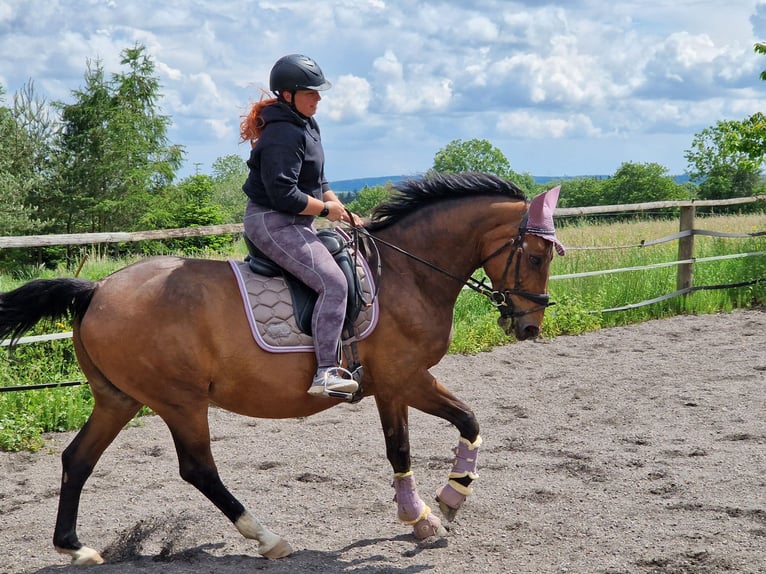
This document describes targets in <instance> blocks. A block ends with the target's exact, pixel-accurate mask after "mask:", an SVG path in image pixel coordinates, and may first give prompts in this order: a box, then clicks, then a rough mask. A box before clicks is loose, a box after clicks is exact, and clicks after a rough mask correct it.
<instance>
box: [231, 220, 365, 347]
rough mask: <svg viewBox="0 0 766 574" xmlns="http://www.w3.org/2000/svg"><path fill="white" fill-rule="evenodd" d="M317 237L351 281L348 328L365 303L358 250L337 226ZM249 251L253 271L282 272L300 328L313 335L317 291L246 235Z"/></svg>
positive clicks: (346, 323)
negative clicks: (358, 262) (354, 248)
mask: <svg viewBox="0 0 766 574" xmlns="http://www.w3.org/2000/svg"><path fill="white" fill-rule="evenodd" d="M317 237H319V239H320V241H321V242H322V243H323V244H324V246H325V247H326V248H327V250H328V251H329V252H330V253H331V254H332V256H333V258H334V259H335V262H336V263H337V264H338V267H340V269H341V271H343V275H344V276H345V277H346V282H347V283H348V297H347V298H346V319H345V322H344V328H348V327H349V326H350V325H353V323H354V321H355V320H356V318H357V317H358V316H359V312H360V311H361V309H362V305H363V304H364V300H363V292H362V283H361V280H360V279H359V275H358V274H357V270H356V264H355V262H354V254H353V253H352V251H351V249H350V245H351V244H350V241H349V240H348V239H347V238H346V237H344V236H342V235H341V234H340V233H339V232H336V231H335V230H333V229H322V230H319V231H318V232H317ZM244 239H245V244H246V245H247V250H248V255H247V256H246V257H245V261H247V263H248V265H249V266H250V269H251V270H252V271H253V273H256V274H258V275H263V276H264V277H278V276H280V275H281V276H282V277H284V279H285V283H286V284H287V287H288V289H289V291H290V298H291V299H292V302H293V312H294V315H295V322H296V323H297V324H298V328H300V330H301V331H303V332H304V333H306V334H307V335H311V334H312V333H311V317H312V315H313V314H314V306H315V305H316V302H317V294H316V291H314V290H313V289H311V288H310V287H308V286H307V285H306V284H305V283H303V282H302V281H301V280H299V279H298V278H297V277H295V276H294V275H292V274H290V273H288V272H287V271H285V270H284V269H282V268H281V267H280V266H279V265H278V264H277V263H275V262H274V261H272V260H271V259H269V258H268V257H267V256H266V255H265V254H264V253H263V252H261V250H260V249H258V248H257V247H256V246H255V245H254V244H253V242H252V241H250V239H249V238H248V237H247V235H245V236H244Z"/></svg>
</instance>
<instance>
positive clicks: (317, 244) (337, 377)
mask: <svg viewBox="0 0 766 574" xmlns="http://www.w3.org/2000/svg"><path fill="white" fill-rule="evenodd" d="M269 88H270V90H271V91H272V92H273V94H274V95H275V96H276V97H273V98H272V97H269V98H266V99H264V98H262V99H261V101H259V102H256V103H255V104H254V105H253V107H252V109H251V110H250V112H249V114H248V115H247V116H246V117H244V119H243V121H242V124H241V126H240V135H241V137H242V141H248V140H249V141H250V143H251V146H252V150H251V152H250V159H249V160H248V161H247V165H248V167H249V168H250V172H249V175H248V177H247V180H246V181H245V184H244V185H243V186H242V190H243V191H244V192H245V194H246V195H247V197H248V202H247V208H246V209H245V220H244V224H245V233H246V234H247V237H248V238H249V239H250V240H251V241H252V242H253V243H254V244H255V245H256V247H258V248H259V249H260V250H261V251H262V252H263V253H264V254H265V255H266V256H267V257H269V258H271V259H272V260H273V261H274V262H276V263H277V264H279V265H280V266H281V267H282V268H283V269H285V270H286V271H287V272H289V273H291V274H292V275H294V276H295V277H297V278H298V279H300V280H301V281H303V282H304V283H305V284H306V285H307V286H308V287H310V288H311V289H313V290H314V291H316V293H317V302H316V306H315V308H314V314H313V316H312V319H311V328H312V333H313V338H314V349H315V354H316V360H317V371H316V374H315V375H314V379H313V381H312V384H311V387H310V388H309V390H308V392H309V394H310V395H315V396H328V394H327V393H328V391H340V392H345V393H353V392H355V391H356V390H357V389H358V388H359V385H358V384H357V383H356V381H354V380H353V379H351V378H347V377H344V376H343V375H344V374H345V375H348V374H349V373H348V371H346V370H345V369H342V368H341V367H340V366H339V341H340V336H341V331H342V329H343V321H344V317H345V311H346V297H347V291H348V285H347V283H346V279H345V276H344V275H343V272H342V271H341V269H340V267H338V264H337V263H336V262H335V260H334V259H333V257H332V255H331V254H330V252H329V251H328V250H327V248H326V247H325V246H324V245H323V244H322V242H321V241H320V240H319V238H318V237H317V235H316V230H315V229H314V225H313V222H314V218H315V217H317V216H319V217H325V218H327V219H328V220H330V221H346V222H348V221H349V215H348V213H347V212H346V208H345V207H344V206H343V204H342V203H341V202H340V200H339V199H338V197H337V196H336V195H335V193H333V191H332V190H331V189H330V186H329V184H328V183H327V179H326V178H325V175H324V150H323V148H322V140H321V138H320V136H319V126H318V125H317V123H316V120H314V117H313V116H314V114H315V113H316V111H317V104H318V103H319V101H320V100H321V99H322V98H321V96H320V94H319V92H320V91H322V90H327V89H328V88H330V82H328V81H327V80H326V79H325V77H324V74H323V73H322V70H321V69H320V68H319V65H318V64H317V63H316V62H315V61H314V60H312V59H311V58H309V57H307V56H303V55H300V54H290V55H288V56H284V57H282V58H280V59H279V60H277V62H276V63H275V64H274V66H273V67H272V69H271V75H270V78H269ZM353 217H356V216H353Z"/></svg>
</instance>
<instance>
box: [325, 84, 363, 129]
mask: <svg viewBox="0 0 766 574" xmlns="http://www.w3.org/2000/svg"><path fill="white" fill-rule="evenodd" d="M322 101H323V103H322V104H321V109H322V116H326V117H329V118H330V119H331V120H333V121H336V122H342V121H344V120H358V119H361V118H363V117H364V116H365V115H366V114H367V113H368V112H369V109H370V103H371V102H372V87H371V86H370V83H369V82H368V81H367V80H366V79H364V78H358V77H356V76H353V75H344V76H340V77H339V78H338V79H337V80H336V81H335V83H334V84H333V87H332V90H331V91H329V92H326V95H325V96H323V98H322Z"/></svg>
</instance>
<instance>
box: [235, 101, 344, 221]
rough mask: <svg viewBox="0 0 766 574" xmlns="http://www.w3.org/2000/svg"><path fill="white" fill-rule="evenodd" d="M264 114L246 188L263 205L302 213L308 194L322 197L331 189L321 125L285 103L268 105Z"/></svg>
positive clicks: (248, 162) (249, 194)
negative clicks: (326, 174) (261, 129)
mask: <svg viewBox="0 0 766 574" xmlns="http://www.w3.org/2000/svg"><path fill="white" fill-rule="evenodd" d="M261 117H262V118H263V120H264V122H265V127H264V128H263V132H262V133H261V137H260V138H258V140H257V141H256V143H255V147H254V148H253V150H252V151H251V152H250V159H249V160H247V166H248V167H249V168H250V174H249V175H248V177H247V180H246V181H245V184H244V185H243V186H242V191H244V192H245V193H246V194H247V196H248V197H249V198H250V199H251V200H252V201H253V202H255V203H257V204H259V205H263V206H266V207H270V208H272V209H275V210H277V211H282V212H285V213H292V214H298V213H300V212H301V211H303V210H304V209H305V208H306V205H307V204H308V196H313V197H315V198H317V199H320V200H321V199H322V194H323V193H324V192H325V191H327V190H329V189H330V186H329V184H328V183H327V180H326V179H325V176H324V150H323V148H322V139H321V138H320V136H319V126H318V125H317V123H316V121H315V120H314V119H313V118H304V117H303V116H301V115H299V114H298V113H296V112H295V111H293V109H292V108H291V107H290V106H289V105H288V104H286V103H284V102H276V103H274V104H271V105H270V106H266V107H265V108H263V110H262V111H261Z"/></svg>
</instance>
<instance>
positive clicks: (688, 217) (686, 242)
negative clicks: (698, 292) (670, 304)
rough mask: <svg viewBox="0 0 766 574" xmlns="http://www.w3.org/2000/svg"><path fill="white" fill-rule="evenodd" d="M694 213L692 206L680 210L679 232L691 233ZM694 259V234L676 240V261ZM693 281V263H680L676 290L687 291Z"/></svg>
mask: <svg viewBox="0 0 766 574" xmlns="http://www.w3.org/2000/svg"><path fill="white" fill-rule="evenodd" d="M694 211H695V207H694V206H693V205H689V206H684V207H682V208H681V225H680V229H679V230H680V231H692V230H693V229H694ZM693 257H694V234H689V235H687V236H686V237H682V238H681V239H679V240H678V260H679V261H685V260H687V259H692V258H693ZM693 280H694V263H681V264H680V265H679V266H678V277H677V279H676V288H677V289H679V290H680V289H688V288H689V287H691V286H692V283H693Z"/></svg>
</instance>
